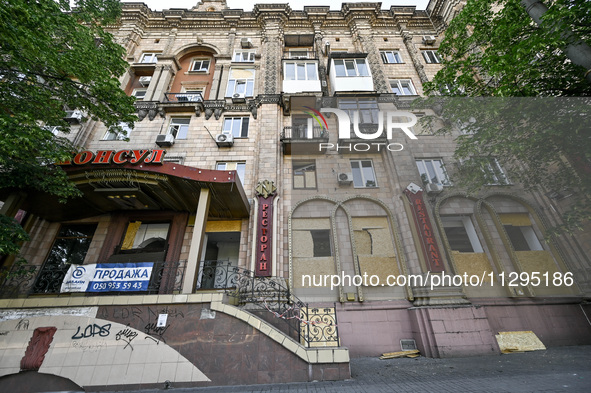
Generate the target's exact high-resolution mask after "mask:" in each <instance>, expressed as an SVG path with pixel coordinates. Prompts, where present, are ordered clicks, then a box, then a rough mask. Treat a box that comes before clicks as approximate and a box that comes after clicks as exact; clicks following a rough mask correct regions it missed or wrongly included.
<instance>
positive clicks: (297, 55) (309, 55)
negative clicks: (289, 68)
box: [283, 50, 318, 60]
mask: <svg viewBox="0 0 591 393" xmlns="http://www.w3.org/2000/svg"><path fill="white" fill-rule="evenodd" d="M317 58H318V57H317V56H316V52H314V51H311V50H291V51H289V50H286V51H283V60H288V59H291V60H305V59H317Z"/></svg>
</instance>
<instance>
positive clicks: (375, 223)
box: [353, 217, 395, 257]
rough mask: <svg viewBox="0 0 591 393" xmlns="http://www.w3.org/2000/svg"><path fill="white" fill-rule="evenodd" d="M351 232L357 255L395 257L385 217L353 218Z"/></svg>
mask: <svg viewBox="0 0 591 393" xmlns="http://www.w3.org/2000/svg"><path fill="white" fill-rule="evenodd" d="M353 231H354V232H353V233H354V236H355V247H356V250H357V254H359V255H374V256H382V257H392V256H395V252H394V243H393V240H392V234H391V233H390V226H389V225H388V219H387V218H386V217H354V218H353Z"/></svg>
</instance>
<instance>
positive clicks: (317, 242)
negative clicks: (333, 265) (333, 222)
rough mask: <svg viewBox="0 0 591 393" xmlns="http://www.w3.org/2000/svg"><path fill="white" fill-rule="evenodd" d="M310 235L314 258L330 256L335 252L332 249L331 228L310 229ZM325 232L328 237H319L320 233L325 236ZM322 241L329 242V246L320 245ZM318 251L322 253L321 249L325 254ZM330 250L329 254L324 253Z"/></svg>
mask: <svg viewBox="0 0 591 393" xmlns="http://www.w3.org/2000/svg"><path fill="white" fill-rule="evenodd" d="M309 231H310V237H311V238H312V258H330V257H332V256H333V254H334V252H333V249H332V241H331V236H330V229H310V230H309ZM314 234H316V236H314ZM324 234H327V235H328V236H327V237H326V239H319V238H318V235H322V237H324ZM320 241H322V242H327V246H328V247H326V246H324V247H320V244H321V243H320ZM317 251H318V252H319V253H320V251H322V252H323V253H322V254H323V255H317ZM327 251H328V255H324V254H326V252H327Z"/></svg>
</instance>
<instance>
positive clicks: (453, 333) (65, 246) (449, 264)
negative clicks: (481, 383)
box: [0, 0, 591, 390]
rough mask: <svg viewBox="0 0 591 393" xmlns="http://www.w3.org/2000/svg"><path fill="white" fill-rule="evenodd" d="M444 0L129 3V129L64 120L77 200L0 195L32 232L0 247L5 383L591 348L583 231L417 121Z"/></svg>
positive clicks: (187, 381) (234, 380)
mask: <svg viewBox="0 0 591 393" xmlns="http://www.w3.org/2000/svg"><path fill="white" fill-rule="evenodd" d="M449 3H450V4H451V3H452V2H449ZM452 5H453V4H451V5H448V6H447V7H446V6H445V5H440V4H439V3H437V4H436V6H430V7H431V8H429V9H430V10H431V12H436V11H437V10H447V11H445V14H444V15H443V11H441V13H442V16H441V17H440V18H437V15H435V14H431V15H429V14H428V13H427V12H426V11H418V10H416V9H415V7H391V8H390V9H381V4H380V3H344V4H343V5H342V8H341V9H340V10H330V9H329V7H322V6H309V7H304V9H303V10H292V9H291V8H290V7H289V5H287V4H258V5H255V6H254V9H253V10H251V11H243V10H237V9H229V8H228V7H227V6H226V3H225V1H224V0H204V1H202V2H199V3H198V4H197V6H195V7H194V8H193V9H190V10H186V9H170V10H164V11H153V10H150V9H149V8H148V7H147V6H146V5H144V4H142V3H124V4H123V15H122V18H121V20H120V22H119V24H117V25H114V26H110V27H109V30H110V31H111V32H112V34H113V35H114V36H115V37H116V39H117V41H118V42H119V43H120V44H121V45H122V46H124V47H125V49H126V51H127V60H128V61H129V72H128V73H127V74H126V75H125V76H124V77H123V78H122V80H121V86H122V89H124V90H125V91H126V92H127V93H128V94H129V95H133V96H135V97H136V98H137V101H136V107H137V109H138V120H137V122H136V123H135V127H134V129H133V130H128V133H127V135H120V134H115V133H112V132H109V130H107V129H106V128H105V127H104V125H103V124H102V123H100V122H96V121H92V120H89V119H87V120H85V119H83V116H82V115H83V114H81V115H80V116H78V113H74V114H73V115H72V122H73V123H74V126H73V132H72V133H71V134H70V135H69V136H68V137H70V138H73V140H75V141H76V143H77V144H79V145H80V146H81V151H80V153H78V154H77V155H76V156H75V157H73V159H72V161H71V162H70V163H64V165H63V168H64V169H65V170H66V172H67V173H68V174H69V176H70V178H71V179H72V180H73V181H74V182H75V183H76V184H77V186H78V187H79V189H80V190H81V192H82V193H83V197H81V198H77V199H72V200H70V201H69V202H68V203H66V204H60V203H58V201H57V200H54V199H53V198H52V197H50V196H47V195H41V194H35V195H27V196H26V197H23V196H19V195H4V196H3V201H4V205H3V207H2V213H4V214H13V215H17V217H19V218H20V219H21V220H22V223H23V225H24V227H25V228H26V229H27V230H28V231H29V233H30V235H31V240H30V241H29V242H27V243H26V244H24V245H23V252H22V256H23V257H25V258H26V259H27V261H28V265H25V266H17V267H16V268H15V267H12V266H13V262H14V261H13V259H10V258H5V260H4V267H5V269H12V274H11V275H10V276H9V277H8V279H6V281H5V282H4V284H3V289H2V291H3V295H4V299H3V300H0V307H1V308H2V310H0V315H1V318H2V319H1V322H0V353H2V361H1V362H0V374H1V375H3V377H2V379H0V385H1V386H11V384H18V386H25V384H28V383H30V384H32V385H35V384H37V385H39V384H42V385H44V386H51V387H52V388H54V390H58V389H63V390H67V389H71V390H73V389H76V388H78V387H84V388H85V389H87V390H99V389H105V387H108V388H109V389H133V388H139V387H162V386H164V385H165V384H166V385H170V384H173V385H174V386H175V387H180V386H208V385H224V384H246V383H267V382H289V381H311V380H336V379H346V378H348V377H350V369H349V357H350V356H377V355H379V354H381V353H384V352H392V351H399V350H401V349H403V348H402V347H404V348H406V346H405V345H406V344H408V343H410V344H412V340H414V342H415V343H416V346H417V347H418V349H419V350H420V352H421V353H422V354H423V355H425V356H431V357H445V356H462V355H475V354H498V353H500V350H499V346H498V343H497V341H496V340H495V335H496V334H497V333H499V332H505V331H533V332H534V333H535V334H536V335H537V336H538V337H539V338H540V339H541V341H542V342H543V343H544V344H545V345H572V344H582V343H587V344H588V343H589V342H590V339H589V337H590V335H589V333H590V331H591V325H590V324H589V322H588V319H586V314H585V313H586V312H587V314H588V313H589V312H590V311H591V310H590V309H589V307H588V306H586V305H585V303H584V299H585V296H587V297H588V296H589V295H590V294H591V285H590V284H591V283H590V281H589V279H588V277H589V276H588V274H586V273H585V272H586V271H587V270H588V269H589V258H588V256H587V255H588V251H589V243H585V242H584V237H581V238H576V237H573V238H568V239H551V240H550V241H549V242H546V241H545V240H544V237H545V234H546V228H547V227H548V225H552V224H554V223H556V220H557V215H556V213H553V211H552V208H553V206H554V205H556V204H557V203H560V202H557V201H556V199H550V198H548V197H547V196H545V195H543V194H539V195H538V194H529V193H524V192H523V191H522V189H521V188H520V186H519V185H517V184H511V183H510V179H509V178H508V177H507V176H506V175H505V174H504V172H503V168H501V167H500V166H499V165H498V163H497V162H496V161H494V160H493V161H491V163H490V165H489V167H488V168H486V170H488V171H490V172H491V173H492V174H494V179H496V180H495V181H494V182H493V183H492V184H491V185H490V187H489V188H488V189H487V190H485V191H483V192H481V193H480V194H478V195H476V196H474V195H467V194H466V193H465V192H463V190H461V189H458V188H457V187H455V186H454V180H453V168H454V165H455V161H454V158H453V153H454V148H455V144H454V135H449V136H436V135H433V134H431V133H430V132H429V131H428V130H427V129H426V128H425V127H423V126H422V125H421V123H416V124H414V120H416V119H419V118H421V117H422V116H425V115H428V114H430V113H431V112H430V111H428V110H416V109H412V108H411V102H412V101H413V100H414V99H415V98H417V97H418V96H421V95H423V88H422V84H423V83H425V82H426V81H429V80H430V79H431V78H432V77H433V76H434V75H435V73H436V72H437V71H438V69H439V67H440V66H439V63H440V59H439V57H438V55H437V47H438V44H439V42H440V40H441V33H442V31H441V30H442V28H441V26H444V25H443V24H442V23H441V22H437V26H435V25H434V24H433V22H432V21H433V20H436V21H441V20H445V19H446V18H448V17H449V14H450V12H451V11H449V9H450V7H451V6H452ZM452 8H453V7H452ZM437 12H440V11H437ZM346 115H347V116H346ZM347 119H348V120H350V121H349V122H347ZM411 123H412V124H411ZM388 131H390V132H389V133H388ZM389 134H391V135H389ZM19 209H20V212H19V213H16V212H17V211H19ZM582 236H585V235H582ZM581 239H583V240H581ZM521 273H525V274H526V275H528V276H532V274H533V273H538V274H537V276H538V278H540V279H541V280H544V279H545V278H544V273H546V279H547V278H548V277H549V281H550V284H551V285H548V286H545V285H540V286H534V285H519V286H511V285H509V281H510V280H511V279H512V278H515V276H516V275H518V274H521ZM572 273H575V274H574V275H572ZM445 275H447V277H448V281H443V282H437V281H435V282H434V281H433V280H434V279H433V277H437V279H439V278H441V277H443V276H445ZM454 275H456V276H454ZM464 275H466V277H467V278H461V279H459V281H458V280H457V279H456V278H457V277H459V276H464ZM356 276H357V278H356ZM473 276H474V277H477V278H480V281H479V285H474V283H473V282H471V281H470V277H473ZM349 277H351V279H348V278H349ZM364 277H367V278H364ZM411 277H412V278H411ZM555 277H558V278H560V279H559V280H557V281H556V282H554V281H553V280H554V278H555ZM452 278H453V280H452ZM503 280H504V284H505V285H503ZM393 284H395V285H393ZM431 284H435V285H433V286H431ZM554 284H556V285H554ZM405 340H409V341H405ZM403 344H405V345H403ZM19 371H27V372H26V373H19Z"/></svg>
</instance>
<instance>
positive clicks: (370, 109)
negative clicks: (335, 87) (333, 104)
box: [337, 97, 380, 127]
mask: <svg viewBox="0 0 591 393" xmlns="http://www.w3.org/2000/svg"><path fill="white" fill-rule="evenodd" d="M353 102H355V108H353ZM364 104H365V105H364ZM374 104H375V107H374ZM337 107H338V109H340V110H342V111H345V112H347V115H349V118H350V119H351V121H352V120H353V113H352V112H354V111H358V112H359V124H360V125H363V124H376V125H377V124H379V116H380V107H379V105H378V100H377V99H375V98H369V97H366V98H364V97H358V98H340V99H339V100H338V102H337ZM369 118H371V119H369ZM366 120H371V121H366ZM351 127H353V124H351Z"/></svg>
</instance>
